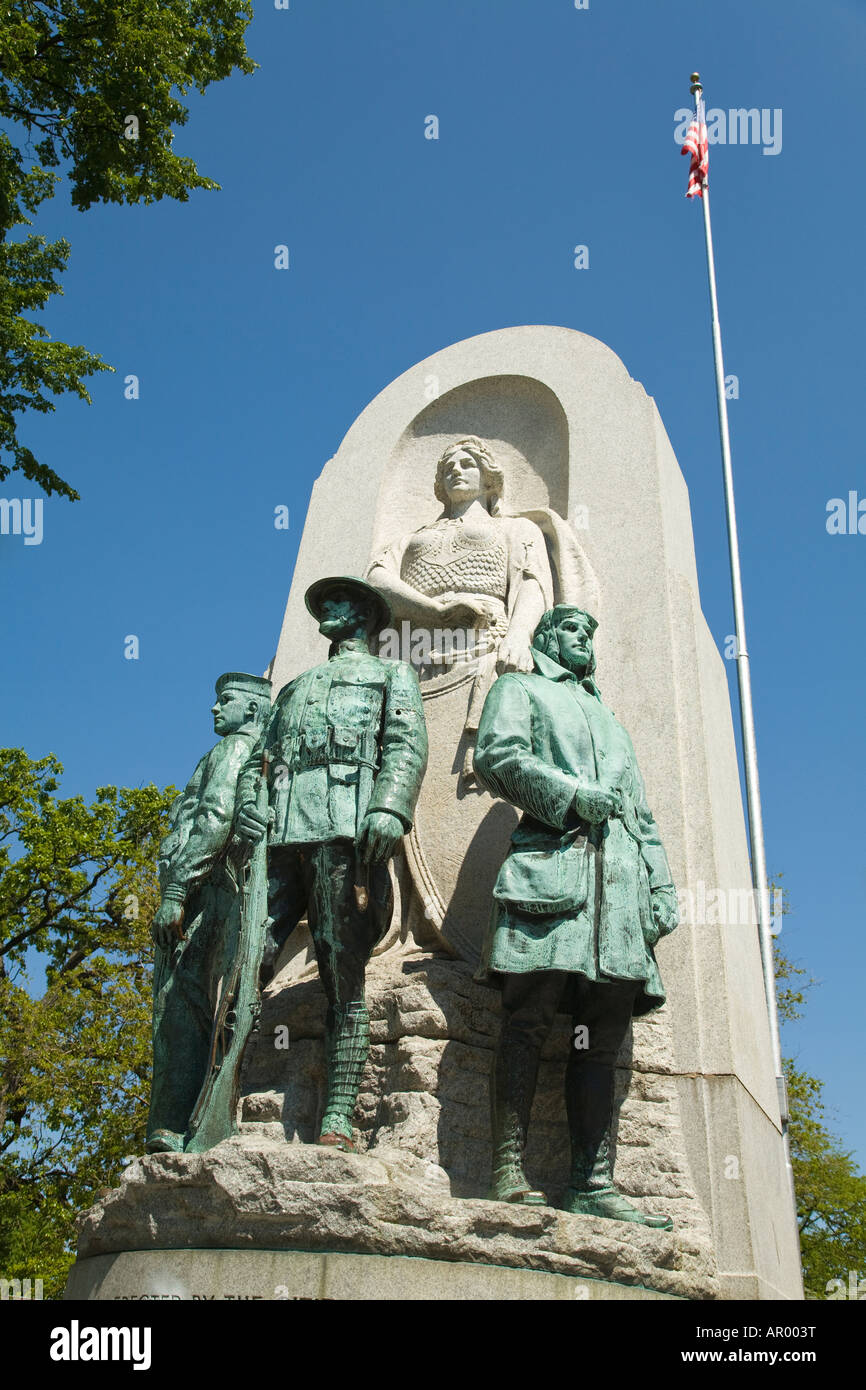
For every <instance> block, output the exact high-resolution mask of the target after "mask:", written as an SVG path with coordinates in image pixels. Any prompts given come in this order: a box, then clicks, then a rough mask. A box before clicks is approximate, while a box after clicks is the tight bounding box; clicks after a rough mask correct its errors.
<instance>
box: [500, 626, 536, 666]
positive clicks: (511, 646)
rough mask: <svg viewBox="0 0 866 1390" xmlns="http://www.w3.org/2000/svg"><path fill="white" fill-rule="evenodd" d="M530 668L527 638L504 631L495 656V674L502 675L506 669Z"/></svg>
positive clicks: (530, 656) (530, 659)
mask: <svg viewBox="0 0 866 1390" xmlns="http://www.w3.org/2000/svg"><path fill="white" fill-rule="evenodd" d="M531 670H532V653H531V651H530V650H529V641H528V640H527V638H525V637H517V636H512V634H511V633H510V632H508V633H506V634H505V636H504V637H503V639H502V645H501V646H500V648H499V653H498V655H497V657H496V674H497V676H501V675H503V674H504V673H505V672H506V671H531Z"/></svg>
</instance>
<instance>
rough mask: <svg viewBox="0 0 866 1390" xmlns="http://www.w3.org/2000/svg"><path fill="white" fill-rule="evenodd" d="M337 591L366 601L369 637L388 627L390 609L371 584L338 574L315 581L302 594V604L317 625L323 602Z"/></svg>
mask: <svg viewBox="0 0 866 1390" xmlns="http://www.w3.org/2000/svg"><path fill="white" fill-rule="evenodd" d="M338 589H342V590H343V591H344V592H345V593H347V594H350V595H351V596H352V597H353V598H360V599H364V600H365V601H366V604H367V608H368V617H367V631H368V633H369V634H370V635H371V636H372V634H373V633H374V632H381V631H382V628H383V627H390V625H391V609H390V607H389V605H388V603H387V601H386V599H385V598H384V597H383V596H382V594H380V593H379V590H378V589H374V588H373V586H372V585H371V584H366V583H365V582H364V580H363V579H356V578H355V576H354V575H351V574H350V575H346V574H338V575H332V576H330V577H329V578H327V579H317V580H316V582H315V584H311V585H310V587H309V589H308V590H307V592H306V593H305V594H304V603H305V604H306V605H307V608H308V609H309V611H310V612H311V613H312V615H313V617H314V618H315V620H316V622H317V623H320V622H321V621H322V604H323V602H324V600H325V599H326V598H328V597H329V596H330V595H331V594H333V593H334V592H335V591H336V590H338Z"/></svg>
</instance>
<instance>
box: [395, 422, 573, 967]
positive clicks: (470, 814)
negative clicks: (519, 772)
mask: <svg viewBox="0 0 866 1390" xmlns="http://www.w3.org/2000/svg"><path fill="white" fill-rule="evenodd" d="M505 483H506V479H505V473H504V469H503V468H502V466H501V465H500V464H499V462H498V461H497V459H496V457H495V455H494V453H493V451H492V450H491V448H490V447H489V446H488V445H487V444H486V443H484V442H483V441H482V440H481V439H479V438H477V437H476V436H468V437H466V438H464V439H459V440H457V441H456V442H455V443H454V444H451V445H450V446H449V447H448V448H447V449H445V451H444V452H443V454H442V456H441V457H440V459H439V461H438V464H437V466H436V475H435V481H434V487H433V491H434V493H435V496H436V498H437V500H438V501H439V502H441V503H442V507H443V511H442V514H441V516H440V517H438V518H437V519H436V520H435V521H433V522H431V523H430V524H428V525H425V526H422V527H420V528H419V529H418V530H416V531H412V532H410V533H408V534H407V535H404V536H403V537H402V538H401V539H400V540H399V541H397V542H396V544H394V545H391V546H389V547H387V548H386V549H385V550H383V551H381V552H380V553H379V554H377V555H376V556H375V557H374V559H373V561H372V562H371V564H370V567H369V570H368V579H369V581H370V583H371V584H372V585H373V586H374V587H375V588H377V589H378V590H379V591H380V592H381V593H382V594H383V595H384V596H385V597H386V599H387V600H388V602H389V604H390V605H391V608H392V610H393V613H394V617H395V622H396V623H398V624H402V625H407V626H408V628H409V630H410V631H411V633H412V634H413V637H414V636H416V635H417V634H419V633H420V634H422V635H423V634H424V633H425V632H426V633H427V634H428V635H429V636H430V640H429V641H428V642H427V643H426V645H425V644H424V643H421V644H419V645H420V650H421V652H422V653H429V654H430V655H425V656H424V659H423V662H422V663H421V665H422V669H421V671H420V680H421V692H422V696H423V699H424V702H425V707H426V710H427V722H428V727H429V728H430V731H431V765H430V768H429V769H428V774H427V781H426V784H425V789H424V791H423V792H422V798H421V804H420V806H419V813H418V823H417V824H416V826H415V828H414V829H413V831H412V833H411V835H410V836H409V837H408V838H407V841H406V852H407V858H408V864H409V869H410V872H411V876H412V880H413V882H414V887H415V891H416V893H417V895H418V898H419V900H420V903H421V908H422V911H421V913H420V914H419V917H423V918H424V919H426V921H425V922H424V924H423V927H422V928H421V930H420V934H419V922H418V921H415V922H414V923H413V929H414V931H415V934H416V936H419V935H420V939H421V940H424V939H427V940H429V939H430V927H431V926H432V928H433V930H434V934H435V936H436V937H438V938H439V942H440V944H441V943H442V942H443V941H444V943H445V944H446V945H447V946H448V947H449V948H450V949H452V950H456V952H457V953H458V954H460V955H462V956H463V957H464V958H465V959H468V960H470V961H471V962H472V963H473V964H475V963H477V959H478V949H479V944H480V943H479V940H478V922H479V919H480V917H481V913H482V911H483V908H482V903H483V901H484V899H485V894H486V895H488V896H489V892H490V886H491V883H492V878H491V877H490V876H489V863H490V854H489V853H488V845H489V846H490V847H493V846H494V845H497V844H498V843H499V842H500V841H501V839H502V830H503V825H502V823H501V822H502V818H501V815H500V814H499V812H498V810H497V809H496V808H494V807H493V805H492V804H491V802H490V800H489V798H488V797H487V796H486V795H485V794H484V791H483V788H482V787H480V786H478V785H477V783H476V780H475V773H474V769H473V763H472V755H473V750H474V744H475V737H476V733H477V729H478V721H479V718H480V716H481V710H482V708H483V705H484V699H485V696H486V694H487V692H488V690H489V689H490V687H491V685H492V684H493V682H494V681H495V679H496V677H497V674H498V673H500V672H504V671H526V672H528V671H530V670H531V669H532V657H531V654H530V644H531V640H532V633H533V631H534V630H535V627H536V625H537V623H538V621H539V619H540V617H541V615H542V613H543V612H544V611H545V610H546V609H548V608H550V607H551V605H552V604H553V603H555V602H557V601H560V600H567V601H570V602H577V601H580V602H585V603H588V602H593V603H594V602H596V601H597V586H596V583H595V578H594V576H593V574H592V571H591V568H590V566H589V563H588V561H587V559H586V556H585V554H584V552H583V550H582V548H581V546H580V545H579V544H578V542H577V540H576V538H575V536H574V534H573V533H572V531H571V529H570V527H569V526H568V524H567V523H566V522H565V521H563V519H562V517H560V516H558V515H557V514H556V513H555V512H554V511H551V510H550V509H548V508H538V509H536V510H533V511H528V512H525V513H522V514H520V515H516V516H510V515H507V514H506V513H505V511H504V507H503V496H504V491H505ZM401 641H402V633H401ZM382 650H383V651H387V650H388V649H387V648H384V647H383V649H382ZM389 654H392V655H393V654H395V653H393V652H389ZM405 654H406V653H405V652H404V655H405ZM412 659H413V661H414V660H415V657H414V656H413V658H412ZM469 792H472V793H474V795H472V796H469V795H468V793H469ZM485 821H486V822H487V824H485V823H484V822H485ZM507 833H508V831H507V829H506V830H505V834H506V836H507ZM494 853H495V850H494Z"/></svg>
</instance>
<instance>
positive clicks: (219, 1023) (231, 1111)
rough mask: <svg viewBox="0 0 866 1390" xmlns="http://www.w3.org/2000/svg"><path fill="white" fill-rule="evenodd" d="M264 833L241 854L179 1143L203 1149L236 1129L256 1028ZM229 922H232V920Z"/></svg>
mask: <svg viewBox="0 0 866 1390" xmlns="http://www.w3.org/2000/svg"><path fill="white" fill-rule="evenodd" d="M269 764H270V754H269V753H268V752H267V751H266V752H264V753H263V754H262V771H261V777H260V780H259V788H258V795H257V797H256V810H257V811H258V813H259V815H260V816H261V817H262V819H263V820H265V821H267V818H268V769H269ZM267 857H268V833H267V830H265V833H264V835H263V836H262V838H261V839H260V840H259V842H258V844H256V845H255V846H254V847H253V849H252V853H251V854H248V855H247V856H246V857H245V860H244V863H243V866H242V870H241V889H240V893H239V895H238V900H237V903H236V905H235V907H234V908H233V910H232V911H233V915H234V914H236V925H237V949H236V951H235V956H234V960H233V961H232V964H231V967H230V969H229V971H228V973H227V974H226V976H225V977H224V979H223V987H222V993H221V995H220V1001H219V1005H218V1007H217V1012H216V1017H215V1018H214V1025H213V1032H212V1033H211V1045H210V1057H209V1062H208V1072H207V1077H206V1079H205V1082H204V1085H203V1086H202V1088H201V1091H200V1092H199V1097H198V1100H197V1101H196V1103H195V1108H194V1110H193V1112H192V1116H191V1118H190V1122H189V1129H188V1130H187V1135H186V1143H185V1144H184V1148H185V1150H186V1152H188V1153H204V1152H205V1150H207V1149H212V1148H213V1146H214V1145H215V1144H219V1143H220V1141H221V1140H223V1139H228V1138H230V1137H231V1135H232V1134H236V1133H237V1108H238V1100H239V1095H240V1072H241V1063H242V1061H243V1053H244V1047H245V1045H246V1042H247V1039H248V1037H249V1035H250V1033H251V1032H253V1031H255V1030H257V1029H258V1023H259V1014H260V1012H261V998H260V994H259V969H260V967H261V961H262V952H263V950H264V944H265V932H266V930H267V924H268V873H267ZM232 925H234V924H232Z"/></svg>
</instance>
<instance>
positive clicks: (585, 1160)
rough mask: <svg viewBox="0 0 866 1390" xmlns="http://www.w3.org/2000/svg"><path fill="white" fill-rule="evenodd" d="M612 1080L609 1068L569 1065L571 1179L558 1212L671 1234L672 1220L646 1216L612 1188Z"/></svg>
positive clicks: (573, 1061)
mask: <svg viewBox="0 0 866 1390" xmlns="http://www.w3.org/2000/svg"><path fill="white" fill-rule="evenodd" d="M613 1080H614V1075H613V1067H612V1066H609V1065H607V1064H606V1063H602V1062H592V1061H590V1060H589V1059H586V1058H584V1059H578V1058H574V1057H572V1058H570V1059H569V1063H568V1067H567V1070H566V1074H565V1103H566V1109H567V1112H568V1128H569V1133H570V1134H571V1178H570V1181H569V1185H568V1187H567V1188H566V1190H565V1195H564V1198H563V1202H562V1206H563V1210H564V1211H568V1212H571V1213H573V1214H574V1215H581V1216H602V1217H606V1218H608V1219H609V1220H611V1221H634V1222H637V1223H638V1224H639V1225H641V1226H653V1227H656V1228H658V1229H659V1230H663V1231H670V1230H673V1224H674V1223H673V1221H672V1219H671V1217H669V1216H648V1215H647V1214H646V1213H645V1212H642V1211H638V1209H637V1207H635V1206H632V1204H631V1202H629V1201H628V1200H627V1199H626V1198H625V1197H624V1196H623V1195H622V1193H621V1192H618V1191H617V1189H616V1187H615V1186H614V1181H613V1170H612V1167H611V1159H610V1129H611V1122H612V1120H613Z"/></svg>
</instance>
